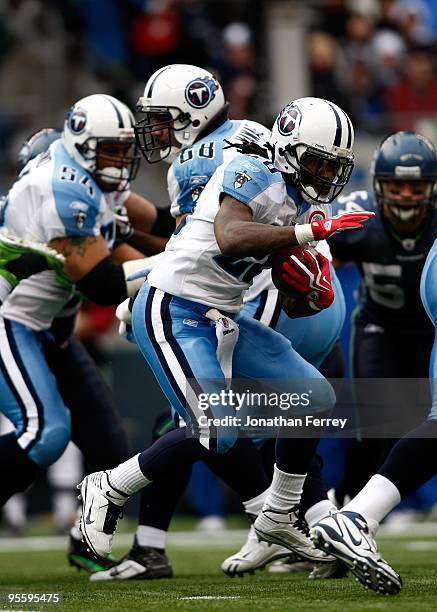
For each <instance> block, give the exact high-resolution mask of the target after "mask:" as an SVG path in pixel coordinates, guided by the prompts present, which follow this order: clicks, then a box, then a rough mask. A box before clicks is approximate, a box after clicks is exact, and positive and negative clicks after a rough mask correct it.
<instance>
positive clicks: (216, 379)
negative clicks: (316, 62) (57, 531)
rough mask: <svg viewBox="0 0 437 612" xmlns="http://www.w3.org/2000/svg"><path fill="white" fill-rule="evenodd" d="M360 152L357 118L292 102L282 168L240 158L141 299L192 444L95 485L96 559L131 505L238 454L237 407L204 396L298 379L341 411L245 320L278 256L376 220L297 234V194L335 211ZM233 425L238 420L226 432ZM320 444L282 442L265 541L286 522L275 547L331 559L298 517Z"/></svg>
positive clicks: (137, 314) (271, 337)
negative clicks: (182, 473)
mask: <svg viewBox="0 0 437 612" xmlns="http://www.w3.org/2000/svg"><path fill="white" fill-rule="evenodd" d="M303 127H305V128H306V129H305V131H304V130H302V128H303ZM301 131H302V132H304V133H305V135H306V140H305V141H303V140H301V139H300V137H299V135H300V133H301ZM352 144H353V133H352V126H351V124H350V120H349V118H348V117H347V115H345V113H344V112H343V111H342V110H341V109H339V108H338V107H336V106H335V105H333V104H331V103H329V102H327V101H324V100H319V99H315V98H308V99H301V100H298V101H295V102H294V103H290V104H289V105H287V106H286V107H285V108H284V109H283V110H282V111H281V113H280V114H279V116H278V117H277V119H276V121H275V125H274V128H273V133H272V138H271V140H270V142H269V147H268V150H269V152H270V155H271V157H270V159H265V158H264V157H260V156H252V155H236V156H235V157H234V159H232V160H231V161H230V162H229V163H228V164H227V165H226V166H225V165H223V166H220V167H219V168H218V169H217V171H216V172H215V173H214V176H213V177H212V179H211V180H210V181H209V182H208V184H207V186H206V187H205V189H204V190H203V192H202V194H201V196H200V198H199V202H198V204H197V207H196V210H195V212H194V214H193V215H192V216H190V217H187V218H186V221H185V223H184V224H183V225H182V224H181V225H180V231H179V232H177V233H175V234H174V235H173V237H172V239H171V240H170V241H169V243H168V245H167V248H166V251H165V253H164V255H163V257H162V259H161V260H160V261H159V262H158V264H157V265H156V266H155V268H154V269H153V270H152V272H151V273H150V275H149V277H148V282H146V283H145V284H144V286H143V287H142V289H141V290H140V293H139V295H138V297H137V298H136V300H135V303H134V307H133V330H134V335H135V339H136V341H137V343H138V344H139V346H140V348H141V350H142V352H143V354H144V356H145V357H146V359H147V361H148V362H149V364H150V365H151V367H152V368H153V370H154V373H155V375H156V376H157V378H158V380H159V382H160V384H161V386H162V388H163V390H164V392H165V393H166V395H167V397H168V399H169V401H170V402H171V404H172V405H173V406H174V407H175V408H176V409H177V410H178V412H179V413H180V415H181V416H182V417H183V418H184V420H186V422H187V423H189V425H190V430H191V435H188V434H187V432H185V431H183V430H180V431H174V432H170V433H169V434H167V435H166V436H164V437H163V438H161V439H160V440H159V441H158V442H157V443H155V444H154V445H153V446H152V447H150V448H149V449H147V450H146V451H144V452H143V453H141V454H140V455H137V456H136V457H133V458H132V459H131V460H129V461H128V462H126V463H125V464H121V465H120V466H118V467H117V468H115V469H114V470H112V471H110V472H100V473H96V474H93V475H91V476H88V477H87V478H86V479H85V480H84V481H83V483H82V485H81V494H82V500H83V512H82V520H81V529H82V532H83V534H84V537H85V540H86V541H87V543H88V544H89V546H90V547H91V548H92V549H93V550H94V552H95V553H96V554H98V555H103V556H105V555H107V554H108V553H109V552H110V549H111V544H112V537H113V532H114V530H115V526H116V519H117V518H118V515H119V513H120V511H121V507H122V506H123V505H124V503H125V501H126V500H127V499H128V497H129V496H130V495H132V494H133V493H134V492H135V491H138V490H139V489H141V488H142V487H144V486H145V485H146V484H148V483H149V482H151V481H152V480H155V479H157V478H160V477H162V476H164V475H165V474H166V473H168V471H169V470H171V466H172V464H173V463H175V462H178V461H181V458H182V460H183V461H185V462H190V461H191V462H192V461H195V460H198V459H204V457H205V453H207V455H208V454H209V455H210V456H217V455H218V454H220V453H225V455H224V456H226V454H227V455H231V454H232V452H233V447H234V445H235V446H236V440H237V437H238V428H237V427H235V426H232V424H231V422H232V417H233V416H235V414H234V412H233V409H232V408H231V407H230V405H229V404H226V402H224V401H223V400H222V401H221V402H219V405H218V406H216V405H214V404H213V403H212V402H211V403H209V404H207V406H206V408H205V409H204V410H202V409H201V407H200V405H199V401H198V400H199V398H200V394H202V393H206V394H208V393H211V392H212V391H215V392H219V394H220V395H221V392H222V391H223V392H224V393H226V380H227V379H229V378H231V377H232V376H234V377H240V378H247V379H258V380H259V379H261V378H263V379H268V380H269V387H270V389H273V390H275V391H276V392H279V393H281V392H290V391H291V387H290V382H289V380H290V379H289V377H290V375H293V377H295V379H299V380H300V381H303V380H304V379H308V378H309V379H311V381H312V382H311V384H312V389H313V395H312V400H311V402H310V403H311V412H313V413H314V412H319V413H320V414H329V410H330V409H331V407H332V405H333V404H334V402H335V396H334V393H333V390H332V388H331V387H330V385H329V383H328V382H327V381H326V380H325V379H323V377H322V376H321V375H320V373H319V372H318V371H317V370H316V369H315V368H314V367H313V366H311V365H310V364H308V363H307V362H306V361H305V360H303V359H302V358H301V357H300V356H299V355H298V354H297V353H296V352H295V351H294V349H293V348H292V346H291V343H290V342H289V341H288V340H286V339H285V338H284V337H283V336H281V335H280V334H278V333H276V332H274V331H273V330H271V329H269V328H267V327H266V326H264V325H262V324H260V323H259V322H258V321H255V320H253V319H248V318H246V317H244V316H241V315H239V314H238V311H239V309H240V308H241V304H242V297H243V293H244V291H245V290H246V289H248V287H249V286H250V283H251V280H252V278H253V277H254V276H255V275H256V274H257V273H259V272H260V270H261V269H262V267H263V265H266V266H268V260H269V254H270V253H272V252H274V251H275V250H277V249H280V248H282V247H284V246H290V245H293V244H294V245H297V244H307V243H310V242H313V241H315V240H316V241H317V240H323V239H325V238H327V237H328V236H329V235H331V234H332V233H334V232H336V231H344V230H348V229H360V228H361V224H362V222H363V221H365V220H366V219H367V218H368V217H370V216H372V214H371V213H364V214H350V215H346V216H343V217H338V218H332V219H326V220H324V221H321V220H313V221H311V222H310V223H303V224H299V225H293V222H294V221H295V220H296V218H297V216H298V215H299V213H300V211H299V209H298V203H297V202H296V201H295V199H294V197H293V196H294V195H295V193H296V189H297V190H298V192H299V193H300V194H301V195H302V196H303V197H304V198H305V200H306V201H307V202H310V203H324V204H328V203H329V202H331V201H332V199H333V198H334V197H336V196H337V195H338V194H339V193H340V191H341V190H342V188H343V187H344V185H345V184H346V183H347V181H348V179H349V177H350V173H351V170H352V167H353V154H352ZM320 261H321V260H320ZM220 309H221V310H222V311H224V312H220ZM211 320H213V321H214V323H215V327H214V326H213V325H211ZM232 351H233V355H232ZM187 381H188V383H189V384H187ZM295 390H296V386H294V388H293V391H295ZM202 408H203V407H202ZM205 416H207V417H211V418H210V419H208V418H207V419H205V418H203V417H205ZM214 417H217V418H218V419H220V420H219V422H216V421H215V420H214ZM226 417H229V419H230V421H229V423H228V424H224V425H223V423H224V422H225V423H226V421H227V419H226ZM316 442H317V441H314V440H296V439H295V440H293V441H292V442H291V441H290V440H288V439H284V438H279V439H278V443H277V465H276V466H275V474H274V478H273V484H272V487H271V491H270V494H269V498H268V501H269V506H268V508H266V509H265V510H264V511H263V513H262V516H261V517H258V519H257V521H256V523H255V526H256V527H257V523H258V529H257V531H258V534H259V535H261V536H262V537H266V533H265V532H266V531H270V529H266V528H265V527H264V525H260V524H259V519H260V518H262V519H263V521H265V519H267V520H268V521H269V522H270V523H273V525H274V526H276V525H277V524H279V527H280V529H279V531H278V530H277V529H275V534H274V538H273V537H271V536H270V535H269V534H267V535H268V537H269V539H274V540H275V541H276V542H278V543H282V544H285V545H286V546H287V547H290V548H291V549H294V550H297V551H299V554H301V555H303V556H305V557H306V558H308V559H311V560H321V561H323V560H324V557H323V556H321V555H315V554H314V548H313V547H312V546H311V545H310V544H309V541H308V536H307V528H306V524H305V522H304V521H302V520H301V518H300V517H299V516H298V511H299V508H298V503H299V500H300V492H301V489H302V484H303V482H304V480H305V473H306V469H307V466H308V464H309V462H310V461H311V459H312V456H313V453H314V449H315V445H316ZM290 449H292V450H291V452H290ZM234 467H235V479H236V480H238V479H239V480H240V481H242V480H244V479H245V478H246V479H247V478H248V477H249V476H250V473H251V470H252V466H250V465H249V464H246V465H245V466H243V469H241V467H242V466H238V465H237V464H234ZM284 506H285V507H284ZM261 527H262V529H261Z"/></svg>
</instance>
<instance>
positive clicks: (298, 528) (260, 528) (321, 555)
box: [253, 505, 333, 563]
mask: <svg viewBox="0 0 437 612" xmlns="http://www.w3.org/2000/svg"><path fill="white" fill-rule="evenodd" d="M253 526H254V529H255V531H256V534H257V536H258V538H259V539H260V540H264V541H266V542H271V543H273V544H279V545H280V546H285V548H288V549H289V550H291V551H293V552H295V553H297V554H298V555H299V557H302V558H303V559H306V560H308V561H320V562H322V563H325V562H328V561H333V557H328V556H327V554H326V553H325V552H324V551H321V550H318V549H317V548H316V547H315V546H314V544H313V543H312V541H311V539H310V537H309V528H308V524H307V522H306V521H305V519H303V518H300V517H299V506H297V505H296V506H293V508H291V509H290V510H289V512H277V511H275V510H273V509H272V508H265V509H263V510H262V512H261V514H259V515H258V517H257V519H256V521H255V522H254V524H253Z"/></svg>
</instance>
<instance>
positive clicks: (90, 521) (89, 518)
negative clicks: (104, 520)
mask: <svg viewBox="0 0 437 612" xmlns="http://www.w3.org/2000/svg"><path fill="white" fill-rule="evenodd" d="M95 522H96V519H94V520H93V521H92V520H91V506H90V509H89V510H88V514H87V515H86V517H85V524H86V525H92V524H93V523H95Z"/></svg>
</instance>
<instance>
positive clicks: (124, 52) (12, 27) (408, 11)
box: [0, 0, 437, 531]
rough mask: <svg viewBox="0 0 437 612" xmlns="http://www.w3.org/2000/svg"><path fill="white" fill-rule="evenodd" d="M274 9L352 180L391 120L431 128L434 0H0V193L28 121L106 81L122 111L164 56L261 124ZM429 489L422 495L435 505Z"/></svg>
mask: <svg viewBox="0 0 437 612" xmlns="http://www.w3.org/2000/svg"><path fill="white" fill-rule="evenodd" d="M275 8H276V9H278V10H279V14H280V15H281V14H282V13H281V11H286V12H285V13H284V15H286V16H287V19H288V23H290V24H293V27H295V28H297V29H293V32H294V34H293V35H295V33H296V32H300V34H301V37H300V40H302V41H303V44H302V46H301V48H300V47H298V50H299V52H298V57H291V54H292V53H293V54H294V55H296V45H294V46H292V44H291V43H292V41H291V40H290V57H288V56H287V57H285V58H282V60H283V62H284V64H285V66H287V65H288V63H289V65H290V66H296V62H298V64H299V65H300V66H301V67H302V70H303V74H304V75H305V78H304V79H303V84H304V85H303V86H302V91H299V96H298V97H300V96H305V95H314V96H318V97H322V98H327V99H329V100H332V101H333V102H336V103H337V104H338V105H340V106H341V107H343V108H344V109H345V110H346V111H347V112H348V113H349V114H350V116H351V118H352V121H353V124H354V127H355V131H356V134H357V149H358V151H357V165H356V170H355V173H354V177H355V178H354V179H353V181H352V187H354V188H356V187H361V186H362V185H365V181H366V180H367V181H368V171H369V165H370V164H369V162H370V155H371V152H372V151H373V150H374V147H375V145H376V144H377V143H378V142H379V141H380V140H381V138H382V137H383V136H385V135H387V134H388V133H389V132H391V131H396V130H401V129H416V130H417V131H419V132H421V133H424V134H425V135H427V136H428V137H430V138H431V139H432V140H434V141H435V140H437V0H0V92H1V93H0V159H1V164H0V193H4V192H5V191H7V189H8V188H9V186H10V184H11V182H12V181H13V179H14V176H15V159H16V154H17V151H18V149H19V146H20V145H21V143H22V142H23V140H25V139H26V138H27V136H28V135H29V134H30V133H32V132H34V131H36V130H38V129H40V128H42V127H61V126H62V122H63V118H64V116H65V112H66V110H67V109H68V107H69V106H70V105H71V104H72V103H73V102H75V101H76V100H77V99H79V98H81V97H83V96H86V95H89V94H91V93H110V94H112V95H114V96H115V97H117V98H119V99H121V100H123V101H124V102H126V103H127V104H128V105H129V106H130V107H131V108H132V109H134V108H135V104H136V101H137V99H138V97H139V96H140V95H141V94H142V92H143V88H144V85H145V83H146V81H147V79H148V78H149V76H150V75H151V74H152V73H153V72H154V71H155V70H156V69H158V68H159V67H161V66H163V65H166V64H169V63H191V64H196V65H201V66H203V67H205V68H208V69H209V70H211V71H212V72H213V73H214V74H215V75H216V76H217V78H218V79H219V80H220V82H221V83H222V85H223V87H224V90H225V94H226V98H227V100H228V101H229V102H230V116H231V118H236V119H238V118H249V119H254V120H257V121H260V122H262V123H265V124H266V125H270V124H271V123H272V120H273V118H274V116H275V115H276V114H277V112H278V111H279V108H273V104H272V103H271V99H272V95H269V94H271V93H272V90H273V88H274V87H275V83H274V82H273V81H272V62H274V61H275V58H274V57H272V45H271V41H272V37H274V36H275V31H274V29H273V31H272V20H269V14H271V12H272V11H273V10H274V9H275ZM290 37H291V34H290ZM291 49H293V51H292V50H291ZM284 64H283V65H284ZM281 70H283V68H281ZM280 78H282V75H281V77H280ZM283 78H284V79H285V80H288V81H291V82H293V80H295V79H296V77H295V74H294V73H290V74H285V73H284V74H283ZM299 86H300V85H299V84H298V85H297V88H299ZM295 89H296V87H295ZM283 102H286V100H284V101H283ZM363 143H367V148H366V146H364V148H363ZM360 147H361V148H362V149H360ZM363 151H364V153H363ZM366 152H367V153H366ZM158 166H161V167H158ZM162 166H164V167H162ZM166 170H167V167H165V164H158V165H155V166H154V167H147V164H146V163H144V164H142V175H140V178H139V179H138V181H139V184H140V187H139V188H138V185H137V186H136V190H137V191H139V192H140V193H142V194H143V195H145V196H146V197H149V198H150V199H152V200H153V201H154V202H155V203H156V204H157V205H158V206H159V205H162V206H165V205H168V201H167V196H166V191H165V173H166ZM141 176H143V178H141ZM144 177H145V178H144ZM354 181H355V182H354ZM357 280H358V279H357V278H356V279H355V281H354V282H355V285H354V286H356V284H357ZM349 295H352V290H350V291H349ZM350 299H351V301H352V298H350ZM352 306H353V305H352ZM352 306H351V307H352ZM108 313H109V314H108ZM111 330H112V332H113V333H114V327H113V309H109V310H102V309H94V308H88V307H87V308H85V309H83V311H82V313H81V318H80V329H79V330H78V332H79V333H81V334H82V336H81V337H82V340H84V341H85V342H86V343H88V346H89V348H90V351H91V352H92V354H93V356H94V358H96V360H97V361H98V362H104V360H105V352H104V351H103V354H102V353H101V347H100V348H99V342H100V339H101V338H102V337H103V336H106V335H107V333H108V332H110V331H111ZM114 338H115V336H114V335H112V336H111V343H113V342H114ZM343 344H344V346H345V347H346V346H347V334H346V336H345V338H343ZM106 356H107V354H106ZM111 359H112V360H113V363H114V362H115V360H116V357H115V356H114V355H112V356H111ZM114 371H115V372H116V371H117V369H116V367H115V366H114V367H113V372H114ZM118 372H120V369H118ZM141 372H143V370H141ZM116 391H117V389H116ZM123 393H124V391H123ZM131 399H132V402H133V401H134V398H133V397H132V398H131ZM127 404H129V402H127ZM124 416H125V421H126V423H127V425H128V429H129V418H130V417H129V415H127V416H126V415H124ZM130 429H131V430H132V431H133V430H135V429H136V427H135V426H133V427H131V428H130ZM141 448H142V446H141ZM64 461H65V462H66V463H64V464H62V463H61V465H60V466H58V469H57V468H56V466H55V467H54V468H53V469H52V472H51V476H49V481H50V483H51V486H52V488H53V489H54V490H56V491H57V494H56V495H55V497H54V509H55V510H56V513H55V515H57V516H58V520H57V526H58V528H59V529H61V530H63V529H64V528H66V525H67V524H69V520H70V515H71V513H72V512H73V511H74V508H75V505H76V500H75V495H74V489H73V485H74V483H75V482H77V480H78V479H79V475H80V470H81V468H80V467H77V466H78V461H79V462H80V459H78V457H77V454H76V453H75V451H74V450H72V449H71V448H70V451H69V454H67V456H66V457H65V458H64ZM73 465H76V468H73V467H72V466H73ZM67 466H69V467H67ZM196 470H197V472H196V476H195V478H194V479H193V480H192V487H191V493H190V500H191V506H189V509H190V510H191V511H194V512H196V513H197V514H198V515H199V516H203V517H210V518H211V517H215V519H216V522H215V523H214V522H213V525H214V527H217V522H218V524H219V525H220V524H221V523H222V522H223V514H224V512H225V506H226V504H225V502H224V498H223V491H222V490H221V488H220V485H218V484H217V482H216V481H215V480H211V477H210V475H208V474H207V473H205V472H204V468H202V467H201V466H198V469H197V468H196ZM78 473H79V475H78ZM66 476H67V479H65V477H66ZM205 479H206V480H205ZM196 483H197V484H196ZM206 483H207V484H206ZM206 487H208V491H209V496H208V499H206V498H205V496H204V495H203V494H202V491H204V490H206ZM436 491H437V490H436V488H435V486H434V489H433V495H432V499H430V500H429V501H428V502H427V503H426V504H425V506H426V508H427V509H428V510H429V509H430V508H431V509H432V510H434V512H435V509H436V508H437V492H436ZM39 499H41V496H39ZM23 503H24V502H23V500H22V499H21V500H17V499H16V500H15V501H13V502H12V505H11V506H9V507H8V508H7V510H6V512H7V516H8V517H9V521H8V522H9V524H10V525H11V526H12V527H15V528H16V529H17V530H18V531H19V530H20V529H21V528H22V527H23V526H24V524H25V523H26V517H25V506H24V505H23ZM14 521H15V524H14Z"/></svg>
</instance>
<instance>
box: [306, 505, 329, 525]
mask: <svg viewBox="0 0 437 612" xmlns="http://www.w3.org/2000/svg"><path fill="white" fill-rule="evenodd" d="M331 510H337V508H336V507H335V506H334V504H333V503H332V501H330V500H329V499H322V501H319V502H317V504H314V506H311V508H308V510H307V511H306V512H305V520H306V522H307V523H308V525H309V526H310V527H312V526H313V525H315V524H316V523H318V522H319V521H320V520H321V519H322V518H325V516H328V514H329V513H330V512H331Z"/></svg>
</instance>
